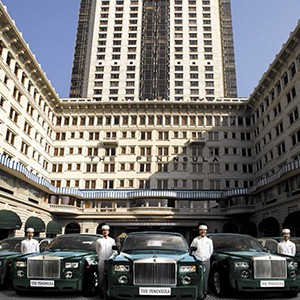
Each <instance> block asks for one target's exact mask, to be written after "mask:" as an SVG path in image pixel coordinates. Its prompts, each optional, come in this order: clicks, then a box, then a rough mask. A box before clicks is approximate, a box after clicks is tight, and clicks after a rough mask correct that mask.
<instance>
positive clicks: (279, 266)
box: [254, 255, 287, 278]
mask: <svg viewBox="0 0 300 300" xmlns="http://www.w3.org/2000/svg"><path fill="white" fill-rule="evenodd" d="M286 277H287V263H286V259H285V258H283V257H277V256H272V255H271V256H268V257H263V258H262V257H258V258H254V278H286Z"/></svg>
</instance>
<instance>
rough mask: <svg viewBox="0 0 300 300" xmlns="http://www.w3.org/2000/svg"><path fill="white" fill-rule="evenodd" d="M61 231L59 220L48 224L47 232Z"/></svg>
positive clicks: (56, 232)
mask: <svg viewBox="0 0 300 300" xmlns="http://www.w3.org/2000/svg"><path fill="white" fill-rule="evenodd" d="M60 233H61V226H60V225H59V224H58V223H57V222H55V221H50V222H49V223H48V224H47V227H46V234H60Z"/></svg>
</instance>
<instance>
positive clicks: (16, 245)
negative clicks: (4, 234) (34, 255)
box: [0, 237, 50, 288]
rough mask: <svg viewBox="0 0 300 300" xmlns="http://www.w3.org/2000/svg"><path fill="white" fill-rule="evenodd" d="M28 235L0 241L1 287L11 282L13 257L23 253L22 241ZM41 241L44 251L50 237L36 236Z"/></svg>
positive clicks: (41, 248)
mask: <svg viewBox="0 0 300 300" xmlns="http://www.w3.org/2000/svg"><path fill="white" fill-rule="evenodd" d="M25 239H26V237H9V238H6V239H4V240H2V241H0V287H1V288H4V287H7V286H9V285H10V283H11V275H12V274H11V267H12V262H13V259H14V258H15V257H17V256H19V255H21V242H22V241H23V240H25ZM35 239H36V240H38V241H39V244H40V250H41V251H43V250H44V249H45V248H46V247H47V246H48V244H49V243H50V239H45V238H41V237H35Z"/></svg>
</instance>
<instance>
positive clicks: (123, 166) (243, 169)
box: [52, 162, 253, 177]
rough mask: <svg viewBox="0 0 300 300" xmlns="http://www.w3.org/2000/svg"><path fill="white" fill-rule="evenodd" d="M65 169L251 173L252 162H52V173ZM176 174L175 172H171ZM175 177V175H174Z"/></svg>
mask: <svg viewBox="0 0 300 300" xmlns="http://www.w3.org/2000/svg"><path fill="white" fill-rule="evenodd" d="M66 171H81V172H86V173H99V172H100V173H115V172H123V171H125V172H128V171H134V172H137V173H152V172H156V173H157V172H158V173H161V172H170V173H172V172H189V173H198V174H200V173H201V174H206V173H209V174H222V173H224V172H240V173H246V174H250V173H253V165H252V164H229V163H227V164H220V163H209V164H208V169H207V170H206V171H205V169H204V168H203V163H191V165H190V166H189V164H188V163H186V162H183V163H178V162H169V163H155V164H153V163H152V164H151V163H150V162H147V163H140V162H139V163H130V162H127V163H112V162H106V163H105V162H104V163H80V164H79V163H77V164H76V163H73V164H71V163H68V164H67V163H65V164H53V165H52V172H53V173H64V172H66ZM173 175H174V176H176V175H175V174H173ZM176 177H177V176H176Z"/></svg>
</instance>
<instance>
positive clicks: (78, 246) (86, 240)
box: [47, 236, 99, 251]
mask: <svg viewBox="0 0 300 300" xmlns="http://www.w3.org/2000/svg"><path fill="white" fill-rule="evenodd" d="M97 239H99V236H60V237H57V238H55V239H54V240H53V241H52V242H51V244H50V245H49V246H48V248H47V250H50V251H51V250H92V251H96V241H97Z"/></svg>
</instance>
